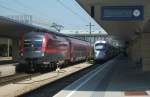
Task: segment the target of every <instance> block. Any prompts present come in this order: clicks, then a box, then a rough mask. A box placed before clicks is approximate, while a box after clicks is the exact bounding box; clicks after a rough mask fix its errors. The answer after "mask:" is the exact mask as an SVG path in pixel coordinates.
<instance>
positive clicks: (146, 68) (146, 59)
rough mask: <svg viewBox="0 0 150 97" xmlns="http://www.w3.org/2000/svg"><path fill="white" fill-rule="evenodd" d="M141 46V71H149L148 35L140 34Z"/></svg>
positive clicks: (149, 51)
mask: <svg viewBox="0 0 150 97" xmlns="http://www.w3.org/2000/svg"><path fill="white" fill-rule="evenodd" d="M141 46H142V48H141V51H142V53H141V54H142V64H143V70H144V71H150V33H143V34H142V40H141Z"/></svg>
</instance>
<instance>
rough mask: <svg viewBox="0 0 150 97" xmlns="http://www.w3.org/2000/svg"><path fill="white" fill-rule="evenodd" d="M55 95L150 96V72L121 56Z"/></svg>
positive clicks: (66, 96) (82, 96) (98, 96)
mask: <svg viewBox="0 0 150 97" xmlns="http://www.w3.org/2000/svg"><path fill="white" fill-rule="evenodd" d="M54 97H150V72H143V71H142V69H141V66H140V65H138V64H134V63H133V62H132V61H130V60H129V59H128V58H126V57H123V56H119V57H117V58H115V59H112V60H110V61H108V62H106V63H105V64H103V65H100V66H99V67H98V68H96V69H95V70H93V71H91V72H90V73H88V74H87V75H85V76H83V77H82V78H81V79H79V80H77V81H75V82H74V83H73V84H71V85H69V86H67V87H66V88H64V89H63V90H61V91H60V92H59V93H57V94H56V95H55V96H54Z"/></svg>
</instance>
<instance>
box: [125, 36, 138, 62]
mask: <svg viewBox="0 0 150 97" xmlns="http://www.w3.org/2000/svg"><path fill="white" fill-rule="evenodd" d="M128 55H129V57H130V58H131V59H132V60H133V61H134V62H135V63H140V61H141V37H138V38H136V39H135V40H133V41H132V42H131V43H130V45H129V48H128Z"/></svg>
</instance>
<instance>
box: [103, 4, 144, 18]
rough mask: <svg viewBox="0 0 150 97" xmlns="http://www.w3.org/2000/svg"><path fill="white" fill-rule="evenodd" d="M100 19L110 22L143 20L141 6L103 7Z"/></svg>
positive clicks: (142, 8)
mask: <svg viewBox="0 0 150 97" xmlns="http://www.w3.org/2000/svg"><path fill="white" fill-rule="evenodd" d="M101 19H102V20H106V21H107V20H108V21H109V20H110V21H134V20H143V19H144V7H143V6H103V7H102V8H101Z"/></svg>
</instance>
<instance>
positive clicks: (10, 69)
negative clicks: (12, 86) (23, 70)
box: [0, 64, 16, 79]
mask: <svg viewBox="0 0 150 97" xmlns="http://www.w3.org/2000/svg"><path fill="white" fill-rule="evenodd" d="M15 73H16V64H5V65H0V79H1V78H2V77H5V76H10V75H14V74H15Z"/></svg>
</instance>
